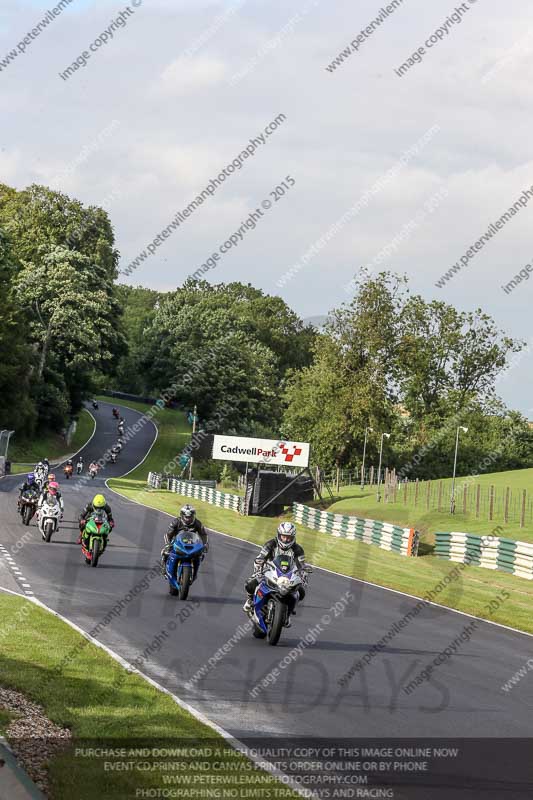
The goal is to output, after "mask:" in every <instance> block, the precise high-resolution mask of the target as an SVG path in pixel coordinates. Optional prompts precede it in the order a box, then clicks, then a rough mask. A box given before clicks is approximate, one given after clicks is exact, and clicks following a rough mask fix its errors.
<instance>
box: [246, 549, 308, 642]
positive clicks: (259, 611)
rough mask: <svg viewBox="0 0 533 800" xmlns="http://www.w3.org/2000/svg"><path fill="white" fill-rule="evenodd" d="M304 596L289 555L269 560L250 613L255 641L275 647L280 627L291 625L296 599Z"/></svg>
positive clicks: (301, 578)
mask: <svg viewBox="0 0 533 800" xmlns="http://www.w3.org/2000/svg"><path fill="white" fill-rule="evenodd" d="M306 571H309V572H310V569H307V570H306ZM304 594H305V590H304V579H303V577H302V574H301V572H300V570H298V569H297V568H296V566H295V564H294V561H293V559H292V558H291V557H290V556H287V555H279V556H278V557H277V558H275V559H274V561H270V562H269V563H268V564H267V567H266V569H265V571H264V572H263V575H262V578H261V581H260V583H259V585H258V586H257V589H256V590H255V594H254V607H253V611H252V612H250V619H251V620H252V622H253V623H254V629H253V635H254V636H255V638H256V639H265V638H266V639H267V641H268V643H269V644H271V645H276V644H277V643H278V642H279V637H280V636H281V630H282V628H283V627H284V626H288V625H289V624H290V615H291V614H292V612H293V611H294V608H295V606H296V603H297V601H298V599H299V597H303V595H304Z"/></svg>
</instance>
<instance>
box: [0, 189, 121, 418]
mask: <svg viewBox="0 0 533 800" xmlns="http://www.w3.org/2000/svg"><path fill="white" fill-rule="evenodd" d="M0 225H1V226H2V227H3V228H4V229H5V231H6V233H7V235H8V236H9V238H10V241H11V243H12V249H11V258H12V262H13V265H14V274H13V279H12V286H13V291H12V298H13V301H14V303H15V304H16V305H18V307H19V308H20V309H21V313H22V314H23V315H24V318H25V319H26V320H27V326H26V340H27V344H26V346H27V348H28V349H29V351H30V352H32V351H34V355H35V358H34V362H35V363H34V364H33V368H32V369H31V370H30V371H29V375H30V383H31V386H30V395H31V396H32V397H34V398H35V401H36V404H37V407H38V412H39V425H44V426H52V427H54V428H56V429H57V428H60V427H62V426H63V424H64V423H65V422H66V417H67V416H68V413H76V412H77V411H78V410H79V408H80V407H81V403H82V400H83V398H84V396H85V395H86V394H87V392H88V391H89V390H90V388H91V384H92V382H93V381H94V379H95V376H97V375H98V374H99V373H102V372H103V371H105V372H112V371H113V369H114V365H115V364H116V362H117V360H118V358H119V356H120V355H121V353H122V352H124V350H125V340H124V338H123V336H122V334H121V331H120V317H121V308H120V304H119V301H118V299H117V296H116V292H115V287H114V281H115V279H116V276H117V269H116V265H117V260H118V253H117V251H116V250H115V248H114V237H113V230H112V228H111V224H110V222H109V219H108V217H107V214H106V213H105V212H104V211H103V210H102V209H100V208H96V207H89V208H85V207H84V206H83V205H82V204H81V203H80V202H79V201H77V200H73V199H71V198H69V197H68V196H67V195H64V194H62V193H60V192H54V191H51V190H50V189H48V188H47V187H44V186H36V185H33V186H30V187H28V188H27V189H25V190H23V191H20V192H19V191H16V190H15V189H11V188H10V187H8V186H5V185H0Z"/></svg>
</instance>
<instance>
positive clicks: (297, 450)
mask: <svg viewBox="0 0 533 800" xmlns="http://www.w3.org/2000/svg"><path fill="white" fill-rule="evenodd" d="M291 447H292V451H293V452H292V453H291V452H290V450H289V448H288V447H287V445H286V444H282V445H281V447H280V450H281V452H282V453H283V455H284V456H285V461H288V462H289V463H290V462H291V461H292V460H293V458H294V456H301V455H302V448H301V447H296V445H295V444H293V445H291Z"/></svg>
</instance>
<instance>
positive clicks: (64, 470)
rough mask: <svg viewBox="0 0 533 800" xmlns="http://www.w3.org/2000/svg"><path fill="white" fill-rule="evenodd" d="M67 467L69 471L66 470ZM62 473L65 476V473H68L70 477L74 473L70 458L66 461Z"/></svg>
mask: <svg viewBox="0 0 533 800" xmlns="http://www.w3.org/2000/svg"><path fill="white" fill-rule="evenodd" d="M68 467H70V469H68ZM63 472H64V473H65V475H66V474H67V472H70V474H71V475H72V473H73V472H74V464H73V463H72V459H71V458H69V460H68V461H67V463H66V464H65V466H64V467H63Z"/></svg>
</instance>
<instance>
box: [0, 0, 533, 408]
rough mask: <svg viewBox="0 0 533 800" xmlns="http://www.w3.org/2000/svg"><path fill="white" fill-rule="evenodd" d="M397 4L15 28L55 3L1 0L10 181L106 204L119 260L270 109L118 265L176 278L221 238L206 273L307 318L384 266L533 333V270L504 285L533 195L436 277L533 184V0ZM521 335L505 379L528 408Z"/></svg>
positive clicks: (121, 10) (96, 9) (107, 14)
mask: <svg viewBox="0 0 533 800" xmlns="http://www.w3.org/2000/svg"><path fill="white" fill-rule="evenodd" d="M64 2H65V3H66V0H64ZM387 5H388V4H387V2H386V0H383V2H382V3H381V2H380V1H379V0H358V2H357V3H355V2H353V0H279V1H278V0H130V6H129V10H126V9H128V6H127V5H126V3H123V4H121V3H115V2H105V1H104V0H99V2H92V0H71V2H70V4H69V5H68V7H66V8H65V9H64V10H63V11H62V13H60V14H59V15H58V16H56V17H55V18H52V22H50V23H49V24H48V25H46V26H44V25H43V26H42V30H41V31H40V32H39V33H38V35H37V36H34V37H33V38H29V39H26V43H24V39H25V37H26V36H27V34H28V33H31V32H32V30H33V29H34V28H36V26H37V24H38V23H39V22H40V21H41V20H43V18H44V17H45V15H46V12H47V10H48V9H52V8H54V7H55V4H54V2H53V0H51V2H42V0H29V1H28V2H14V0H2V6H1V9H0V107H1V115H2V117H1V118H2V120H3V121H4V124H2V125H1V126H0V180H1V181H4V182H7V183H9V184H11V185H13V186H16V187H17V188H22V187H24V186H26V185H28V184H30V183H33V182H38V183H45V184H49V185H52V186H53V187H54V188H57V189H61V190H62V191H65V192H67V193H68V194H71V195H73V196H76V197H78V198H79V199H80V200H82V201H83V202H85V203H93V204H104V205H105V207H106V208H107V209H108V210H109V214H110V216H111V220H112V222H113V225H114V228H115V233H116V241H117V247H118V249H119V250H120V253H121V269H126V268H127V267H128V266H129V265H131V264H132V262H134V261H135V259H136V258H137V257H138V256H139V254H140V253H142V252H143V251H146V252H147V253H148V252H149V251H148V249H147V248H148V245H150V244H151V243H153V242H154V239H155V238H156V237H157V236H158V235H159V234H161V232H162V231H163V229H165V228H166V227H167V226H168V225H169V224H170V223H171V222H172V220H175V219H176V214H177V212H179V211H180V210H182V209H184V208H186V207H187V206H188V205H189V204H190V202H191V201H192V200H193V199H194V198H195V197H196V196H197V195H198V194H200V193H201V192H202V190H204V189H205V188H206V187H207V186H208V185H209V183H210V181H211V180H212V179H213V178H216V177H217V176H218V175H219V174H220V172H221V171H222V169H224V168H225V167H228V165H230V164H232V162H234V160H235V159H236V158H237V157H238V156H239V154H241V153H242V151H243V150H244V149H245V148H246V147H247V146H248V145H249V143H250V140H253V139H258V137H260V136H261V134H264V132H265V129H266V128H267V126H269V125H270V123H271V122H272V121H273V120H275V119H276V118H279V120H280V122H279V123H278V125H277V127H276V128H275V130H273V132H272V133H271V134H270V136H265V139H264V143H261V144H259V145H258V146H257V147H256V148H255V149H254V152H253V155H250V156H249V157H247V158H246V159H245V158H241V159H240V164H239V166H238V167H237V166H235V165H234V166H232V167H230V170H232V171H231V172H229V173H228V175H227V177H226V178H225V180H224V182H223V183H221V185H220V186H217V187H216V191H214V193H213V194H212V195H211V196H210V197H209V198H208V199H207V200H206V201H205V202H204V203H203V204H202V205H201V206H200V207H198V208H197V209H196V210H195V211H194V213H192V214H191V215H190V216H189V217H187V218H183V221H182V222H180V225H179V227H177V228H176V229H175V230H172V232H171V233H168V234H167V235H166V237H165V238H164V239H163V238H162V239H160V240H159V242H158V244H157V245H154V244H152V247H151V251H152V254H149V255H147V257H146V259H145V261H144V262H141V263H139V265H138V266H137V267H136V268H135V270H134V271H133V273H132V274H130V276H129V277H123V280H126V281H128V282H131V283H133V284H143V285H146V286H151V287H154V288H159V289H171V288H174V287H175V286H177V285H179V284H180V283H181V282H182V281H183V280H184V279H185V278H186V277H187V276H188V275H190V274H192V273H193V272H195V271H196V270H197V269H198V268H199V267H201V265H202V264H204V263H205V262H206V259H208V258H209V257H210V256H212V255H213V254H214V253H218V258H217V260H216V264H215V268H214V269H213V270H211V271H210V272H209V273H207V274H206V277H207V278H208V279H209V280H211V281H214V282H218V281H231V280H241V281H249V282H251V283H253V284H255V285H257V286H260V287H261V288H263V289H264V290H265V291H267V292H273V293H280V294H281V295H282V296H283V297H284V298H285V299H286V300H287V302H288V303H290V304H291V305H292V306H293V307H294V308H295V310H296V311H297V312H298V313H300V314H301V315H302V316H303V317H312V316H315V315H322V314H326V313H327V311H328V310H329V309H330V308H332V307H334V306H336V305H339V304H340V303H342V302H344V301H346V300H347V299H349V297H350V294H349V291H350V290H349V284H350V281H351V279H352V278H353V276H354V274H356V273H357V272H358V270H359V269H360V268H361V266H362V265H365V264H366V265H371V267H372V268H374V269H379V268H383V267H384V266H387V267H389V268H391V269H393V270H395V271H398V272H405V273H407V274H408V275H409V277H410V281H411V286H412V288H413V289H414V290H415V291H417V292H420V293H421V294H423V295H424V296H425V297H426V298H428V299H431V298H439V299H443V300H446V301H448V302H452V303H454V304H455V305H457V306H458V307H460V308H464V309H471V308H475V307H477V306H480V305H481V306H482V307H483V308H484V309H485V310H487V311H488V312H489V313H490V314H492V315H493V316H494V317H495V319H496V320H497V322H498V323H499V324H500V325H501V326H502V327H503V328H505V329H506V330H507V331H508V332H510V333H511V334H512V335H514V336H517V337H521V338H523V339H525V340H528V341H531V342H533V338H532V337H533V330H532V326H531V316H532V315H531V311H530V308H531V305H532V301H533V280H530V281H526V280H523V281H522V282H521V283H520V284H519V285H517V287H516V288H514V290H512V291H510V292H509V293H508V294H506V293H505V292H504V291H503V290H502V285H505V284H508V282H509V281H510V280H511V279H512V278H513V277H514V276H515V274H516V273H519V272H520V270H521V269H524V268H525V267H526V265H528V264H532V263H533V241H532V237H531V229H532V226H531V218H532V216H533V199H531V200H530V201H529V203H528V204H527V205H524V207H523V208H521V210H520V212H519V213H517V214H515V215H514V216H513V217H512V219H511V220H510V221H509V222H508V223H507V224H506V225H505V226H504V227H503V228H502V229H501V230H499V231H498V233H497V234H496V235H495V236H492V237H491V238H490V239H488V240H487V241H486V242H485V243H484V244H483V246H482V247H480V248H479V249H478V250H477V251H475V252H473V251H471V253H472V252H473V257H472V258H470V259H469V260H468V263H467V265H466V266H465V267H464V268H463V269H462V270H461V271H460V272H458V273H457V274H455V275H454V276H453V277H452V279H451V280H449V281H448V282H446V283H445V285H444V286H443V287H438V286H437V285H436V284H437V281H439V279H441V277H442V275H443V274H444V273H446V271H447V270H449V269H450V268H451V267H452V266H453V265H454V264H456V263H457V262H460V259H461V257H462V256H464V254H465V253H466V251H467V250H468V249H469V248H470V247H471V246H472V245H474V244H475V243H476V242H477V241H479V240H480V237H481V235H482V234H484V233H485V232H486V231H487V229H488V226H489V224H490V223H491V222H495V221H496V220H498V219H500V217H501V216H502V214H503V213H504V212H506V211H507V209H508V208H509V207H510V206H512V205H513V204H514V203H515V202H516V201H517V200H518V198H519V197H520V196H521V195H522V193H523V192H524V190H526V189H529V188H531V187H533V156H532V153H533V144H532V135H531V125H530V122H531V111H532V81H531V74H532V65H533V18H532V16H531V4H530V2H528V1H527V0H509V2H507V3H502V2H501V0H477V1H476V0H468V2H464V3H458V2H457V0H455V2H454V0H451V1H450V0H431V2H428V0H403V2H399V0H397V8H395V9H392V11H390V13H387ZM383 8H385V9H386V10H385V11H384V12H383V11H382V9H383ZM391 8H392V7H391V6H389V9H391ZM456 9H459V11H456ZM378 17H379V18H380V19H381V24H380V25H377V24H376V25H375V28H374V30H373V31H370V33H368V34H363V35H362V36H360V34H361V31H364V30H365V29H367V28H368V26H369V25H370V23H371V22H372V21H373V20H375V19H376V18H378ZM49 18H50V17H49ZM119 18H120V19H121V20H122V22H121V23H119V22H118V20H119ZM106 32H107V33H106ZM102 35H103V37H102ZM352 41H355V42H356V47H357V50H351V52H350V55H349V56H348V57H345V59H344V61H343V62H342V63H339V65H338V66H337V67H336V69H330V70H328V69H327V66H328V65H329V64H331V63H332V62H333V61H334V59H335V58H336V57H337V56H339V54H340V53H342V51H343V50H344V49H345V48H348V49H349V50H350V49H351V42H352ZM91 45H92V49H91ZM419 48H422V50H419ZM12 51H16V55H12V56H9V54H10V53H11V52H12ZM84 52H85V53H87V54H88V57H83V55H82V54H83V53H84ZM414 53H417V55H416V60H415V59H413V58H411V57H412V56H413V54H414ZM80 56H81V58H80V59H79V57H80ZM77 59H79V63H82V62H85V66H79V67H78V68H77V69H76V70H71V74H70V75H67V76H66V78H67V79H66V80H65V79H64V78H62V77H61V74H60V73H63V75H65V71H66V70H67V69H68V68H69V67H71V65H72V64H73V63H74V62H76V60H77ZM409 59H411V60H410V62H409V61H408V60H409ZM404 63H406V64H407V65H408V66H407V67H406V68H405V69H404V70H403V75H401V76H400V75H398V72H397V70H399V68H400V67H401V65H402V64H404ZM280 115H284V117H281V116H280ZM249 149H250V150H251V149H253V148H249ZM287 176H290V178H291V180H288V179H287ZM283 182H285V187H283V186H282V184H283ZM211 185H212V184H211ZM278 186H282V188H281V189H280V190H278V191H276V187H278ZM271 193H273V194H271ZM532 194H533V193H532ZM524 202H525V201H524ZM269 203H270V205H268V204H269ZM257 208H259V209H260V211H261V215H260V216H259V215H258V221H257V225H256V227H255V228H252V227H251V226H252V223H251V222H250V223H248V227H241V226H243V223H246V221H247V220H249V219H250V214H251V213H252V212H253V211H255V209H257ZM239 228H240V229H241V232H240V234H239V233H237V231H238V230H239ZM233 234H235V236H234V237H233V241H234V244H233V245H232V246H230V245H227V246H225V244H224V243H225V242H227V241H228V240H229V238H230V236H232V235H233ZM322 237H325V238H322ZM221 246H222V247H223V248H224V250H225V252H223V253H221V252H220V248H221ZM524 274H525V275H529V273H527V272H525V273H524ZM531 350H532V352H531V353H529V352H528V353H526V354H525V355H524V356H523V358H522V359H521V360H519V362H518V363H517V364H516V365H515V366H514V367H513V369H512V370H511V371H510V372H509V374H508V376H507V377H506V378H505V379H504V380H502V381H501V383H500V385H499V387H498V391H499V393H500V395H501V396H502V397H503V398H504V399H505V400H506V402H508V403H509V404H511V405H512V406H514V407H516V408H519V409H520V410H522V411H524V412H527V413H529V415H530V417H531V418H533V408H532V407H533V398H532V397H531V393H532V390H533V370H532V367H533V346H532V347H531Z"/></svg>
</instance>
